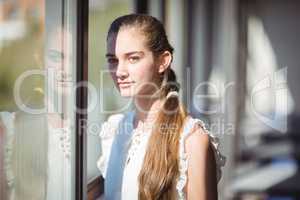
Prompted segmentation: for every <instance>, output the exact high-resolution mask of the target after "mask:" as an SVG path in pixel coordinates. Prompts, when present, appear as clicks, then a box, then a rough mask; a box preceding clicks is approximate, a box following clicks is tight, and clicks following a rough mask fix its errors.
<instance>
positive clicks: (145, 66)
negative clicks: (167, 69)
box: [130, 63, 155, 82]
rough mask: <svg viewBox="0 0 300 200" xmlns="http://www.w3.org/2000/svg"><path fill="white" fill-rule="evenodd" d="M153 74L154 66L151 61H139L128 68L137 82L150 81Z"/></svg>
mask: <svg viewBox="0 0 300 200" xmlns="http://www.w3.org/2000/svg"><path fill="white" fill-rule="evenodd" d="M154 74H155V67H154V64H153V63H141V64H139V65H138V64H137V65H136V66H132V67H131V68H130V75H131V76H132V78H133V79H134V80H135V81H138V82H152V81H153V80H154Z"/></svg>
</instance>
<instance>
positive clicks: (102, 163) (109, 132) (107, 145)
mask: <svg viewBox="0 0 300 200" xmlns="http://www.w3.org/2000/svg"><path fill="white" fill-rule="evenodd" d="M123 117H124V114H114V115H111V116H110V117H109V118H108V119H107V121H105V122H104V123H103V124H102V126H101V131H100V134H99V137H100V140H101V141H100V143H101V152H102V153H101V156H100V157H99V159H98V161H97V167H98V169H99V170H100V172H101V174H102V176H103V178H104V179H105V177H106V170H107V165H108V159H109V156H110V150H111V146H112V143H113V140H114V136H115V134H116V132H117V128H118V125H119V122H120V121H121V120H122V118H123Z"/></svg>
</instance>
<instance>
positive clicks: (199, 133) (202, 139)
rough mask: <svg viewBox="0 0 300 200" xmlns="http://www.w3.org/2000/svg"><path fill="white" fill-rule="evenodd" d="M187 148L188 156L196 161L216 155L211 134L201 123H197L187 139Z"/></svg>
mask: <svg viewBox="0 0 300 200" xmlns="http://www.w3.org/2000/svg"><path fill="white" fill-rule="evenodd" d="M185 149H186V153H187V155H188V157H190V159H193V160H195V161H203V159H205V158H206V159H210V158H213V157H214V151H213V149H212V148H211V140H210V135H209V134H208V133H207V131H206V130H205V128H204V127H203V125H202V124H201V123H195V124H194V125H193V127H192V129H191V130H190V132H189V134H188V136H187V137H186V140H185Z"/></svg>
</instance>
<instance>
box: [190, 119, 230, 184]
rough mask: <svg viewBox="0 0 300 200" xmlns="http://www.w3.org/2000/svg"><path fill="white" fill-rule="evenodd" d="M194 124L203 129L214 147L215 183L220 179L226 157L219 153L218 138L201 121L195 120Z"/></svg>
mask: <svg viewBox="0 0 300 200" xmlns="http://www.w3.org/2000/svg"><path fill="white" fill-rule="evenodd" d="M195 120H196V123H199V124H200V126H201V127H202V128H203V130H204V132H205V133H206V134H208V135H209V138H210V142H211V144H212V145H213V147H214V153H215V159H216V168H217V169H216V170H217V181H218V182H219V181H220V180H221V177H222V167H223V166H224V165H225V163H226V157H225V156H224V155H223V154H222V153H221V151H220V140H219V138H218V137H216V136H215V135H213V134H212V133H210V132H209V131H208V130H207V129H206V127H205V124H204V122H203V121H201V120H200V119H195Z"/></svg>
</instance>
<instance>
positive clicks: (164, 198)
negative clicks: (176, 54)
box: [108, 14, 187, 200]
mask: <svg viewBox="0 0 300 200" xmlns="http://www.w3.org/2000/svg"><path fill="white" fill-rule="evenodd" d="M121 27H137V28H139V30H140V31H142V33H143V34H144V35H145V37H146V45H147V47H148V48H149V49H150V50H151V51H152V52H153V55H154V56H155V57H157V56H159V55H160V54H161V53H163V52H165V51H169V52H170V53H171V54H172V55H173V47H172V46H171V45H170V43H169V41H168V39H167V35H166V32H165V29H164V27H163V24H162V23H161V22H160V21H159V20H157V19H156V18H154V17H152V16H149V15H143V14H130V15H124V16H121V17H119V18H117V19H116V20H114V21H113V23H112V24H111V26H110V28H109V31H108V37H109V36H110V34H112V33H118V31H119V30H120V28H121ZM179 89H180V86H179V83H178V82H177V79H176V75H175V73H174V71H173V70H172V69H171V67H170V66H169V67H168V68H167V69H166V70H165V71H164V74H163V76H162V80H161V85H160V89H159V91H158V93H159V97H160V99H162V100H163V102H164V103H163V106H162V108H161V110H160V111H159V113H158V117H157V119H156V123H155V126H154V128H153V129H152V134H151V136H150V139H149V142H148V147H147V150H146V154H145V157H144V162H143V165H142V169H141V171H140V174H139V177H138V179H139V194H138V195H139V199H140V200H158V199H159V200H170V199H176V195H177V192H176V183H177V178H178V176H179V160H178V159H179V156H178V154H179V138H180V134H181V132H182V127H183V123H184V119H185V118H186V116H187V112H186V110H185V108H184V106H183V105H182V104H181V103H180V102H179V98H178V96H176V95H170V97H168V98H167V95H168V93H169V92H171V91H177V92H178V91H179Z"/></svg>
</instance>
